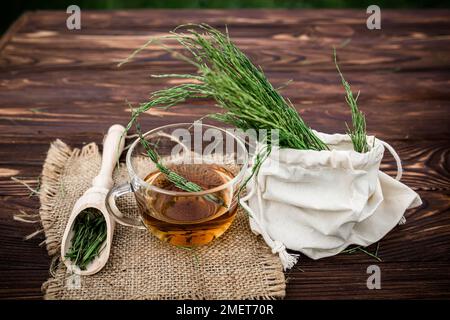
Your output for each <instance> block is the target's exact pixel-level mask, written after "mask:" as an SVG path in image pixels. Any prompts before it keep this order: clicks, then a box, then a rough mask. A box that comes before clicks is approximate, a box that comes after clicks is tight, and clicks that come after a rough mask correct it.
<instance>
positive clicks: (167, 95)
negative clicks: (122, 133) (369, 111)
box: [119, 24, 368, 191]
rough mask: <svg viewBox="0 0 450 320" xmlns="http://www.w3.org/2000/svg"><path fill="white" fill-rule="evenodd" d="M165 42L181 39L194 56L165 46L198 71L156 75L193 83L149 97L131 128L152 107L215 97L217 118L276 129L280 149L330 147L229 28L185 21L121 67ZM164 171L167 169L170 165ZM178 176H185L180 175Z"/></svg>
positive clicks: (353, 132)
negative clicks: (190, 23) (236, 40)
mask: <svg viewBox="0 0 450 320" xmlns="http://www.w3.org/2000/svg"><path fill="white" fill-rule="evenodd" d="M163 40H164V41H167V40H174V41H176V42H178V43H179V44H180V45H181V46H182V47H183V48H184V49H185V50H186V51H187V52H188V53H189V56H186V55H183V54H181V53H180V52H173V51H172V50H171V49H169V48H167V47H164V48H165V49H166V50H168V51H170V52H173V53H174V56H175V57H176V58H178V59H180V60H183V61H185V62H187V63H189V64H191V65H193V66H194V67H195V68H196V71H197V72H196V73H195V74H161V75H152V77H156V78H178V79H183V80H185V81H189V80H190V81H189V82H188V83H183V84H179V85H175V86H173V87H169V88H165V89H162V90H158V91H155V92H153V93H152V94H151V95H150V99H149V101H147V102H145V103H141V104H140V105H139V107H137V108H136V109H135V110H133V113H132V116H131V120H130V122H129V123H128V126H127V130H128V129H130V128H131V127H132V126H133V124H136V122H137V119H138V117H139V116H140V115H141V114H142V113H145V112H146V111H148V110H149V109H151V108H169V107H172V106H175V105H177V104H180V103H183V102H185V101H186V100H188V99H198V98H213V99H214V100H215V101H216V103H217V105H218V106H219V107H220V108H221V109H222V110H223V112H222V113H216V114H211V115H209V117H211V118H212V119H215V120H219V121H221V122H224V123H227V124H230V125H233V126H235V127H236V128H239V129H242V130H244V131H245V130H248V129H255V130H259V129H265V130H273V129H276V130H278V144H279V146H280V147H286V148H293V149H299V150H317V151H320V150H327V149H328V146H327V145H326V144H325V143H324V142H323V141H322V140H321V139H320V138H319V137H318V136H317V135H316V134H315V133H314V131H313V130H312V129H311V128H310V127H309V126H308V125H307V124H306V123H305V121H304V120H303V119H302V117H301V116H300V115H299V114H298V112H297V111H296V109H295V107H294V106H293V105H292V103H291V102H290V100H289V99H285V98H284V97H283V96H282V95H281V94H280V93H279V92H278V90H277V89H275V88H274V87H273V86H272V84H271V83H270V82H269V80H268V79H267V77H266V76H265V74H264V72H263V71H262V69H261V68H260V67H257V66H255V65H254V64H253V63H252V62H251V60H250V59H249V58H248V57H247V56H246V55H245V54H244V53H243V52H242V51H241V50H240V49H239V48H238V47H237V46H236V45H235V44H234V43H233V42H232V41H231V39H230V37H229V34H228V30H226V32H225V34H224V33H221V32H220V31H218V30H217V29H215V28H212V27H211V26H208V25H206V24H199V25H182V26H179V27H177V28H176V29H175V30H173V31H172V32H171V33H170V35H169V36H165V37H159V38H153V39H150V40H149V41H148V42H147V43H146V44H144V46H142V47H141V48H139V49H137V50H135V51H134V52H133V53H132V54H131V55H130V56H129V57H128V58H127V59H125V60H124V61H123V62H121V63H120V64H119V66H120V65H122V64H124V63H127V62H129V61H130V60H131V59H133V58H134V57H135V56H136V55H137V54H138V53H139V52H140V51H142V50H143V49H144V48H146V47H147V46H149V45H151V44H152V43H161V41H163ZM335 63H336V67H337V70H338V72H339V75H340V76H341V80H342V84H343V85H344V89H345V91H346V101H347V103H348V105H349V106H350V109H351V112H352V129H350V128H348V134H349V135H350V137H351V139H352V142H353V146H354V149H355V151H357V152H366V151H368V145H367V141H366V124H365V118H364V115H363V113H362V112H360V111H359V110H358V106H357V103H356V102H357V99H358V96H356V97H354V95H353V93H352V91H351V88H350V85H349V84H348V82H347V81H346V80H345V79H344V77H343V75H342V73H341V71H340V69H339V66H338V64H337V61H336V55H335ZM358 95H359V94H358ZM347 127H348V126H347ZM141 141H142V140H141ZM269 150H270V148H269ZM269 152H270V151H269ZM255 167H257V166H255ZM162 169H163V170H162V171H163V172H164V168H162ZM160 170H161V168H160ZM176 178H177V179H178V180H180V179H179V177H176ZM177 179H174V181H175V180H177ZM181 188H182V189H184V190H187V191H189V189H188V187H187V185H185V186H183V185H182V186H181Z"/></svg>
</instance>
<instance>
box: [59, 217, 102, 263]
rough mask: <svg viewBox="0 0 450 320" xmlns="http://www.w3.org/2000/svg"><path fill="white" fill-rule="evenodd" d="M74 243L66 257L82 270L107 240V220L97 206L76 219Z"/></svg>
mask: <svg viewBox="0 0 450 320" xmlns="http://www.w3.org/2000/svg"><path fill="white" fill-rule="evenodd" d="M73 232H74V235H73V237H72V245H71V246H70V249H69V251H68V252H67V253H66V255H65V257H66V258H68V259H70V260H71V261H72V262H73V263H74V264H75V265H77V266H78V267H79V268H80V269H81V270H86V266H87V265H88V264H89V263H90V262H92V260H94V259H95V258H96V257H97V256H98V255H99V253H100V252H101V250H102V249H103V243H104V242H105V240H106V221H105V218H104V217H103V215H102V214H101V213H100V212H99V211H98V210H97V209H95V208H88V209H85V210H83V211H82V212H81V213H80V214H79V215H78V216H77V217H76V219H75V222H74V225H73Z"/></svg>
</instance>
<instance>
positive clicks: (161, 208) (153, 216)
mask: <svg viewBox="0 0 450 320" xmlns="http://www.w3.org/2000/svg"><path fill="white" fill-rule="evenodd" d="M170 169H172V170H173V171H175V172H177V173H178V174H180V175H181V176H183V177H185V178H186V179H188V180H189V181H192V182H195V183H196V184H198V185H199V186H201V187H202V188H203V190H209V189H212V188H215V187H218V186H221V185H223V184H225V183H227V182H228V181H230V180H232V179H233V178H234V175H233V174H232V173H231V172H230V171H228V170H227V169H225V168H223V167H221V166H218V165H213V164H182V165H174V166H171V167H170ZM144 180H145V181H146V182H147V183H148V184H150V185H154V186H157V187H159V188H161V189H164V190H171V191H182V190H180V189H178V188H177V187H176V186H175V185H174V184H173V183H171V182H170V181H169V180H168V179H167V178H166V177H165V175H164V174H162V173H161V172H159V171H154V172H151V173H150V174H148V175H147V177H146V178H145V179H144ZM233 192H234V190H232V189H231V187H230V188H228V189H223V190H221V191H218V192H215V193H213V194H212V195H214V199H216V200H220V201H212V200H211V198H208V197H205V196H204V195H203V196H173V195H168V194H165V193H159V192H155V191H148V190H147V191H146V193H145V194H144V193H143V192H142V191H141V192H139V191H138V192H136V193H135V196H136V200H137V203H138V206H139V209H140V211H141V216H142V220H143V222H144V224H145V225H146V226H147V228H148V229H149V230H150V231H151V232H152V233H153V234H154V235H156V236H157V237H158V238H159V239H161V240H163V241H167V242H169V243H171V244H174V245H178V246H198V245H203V244H206V243H209V242H211V241H212V240H214V239H215V238H217V237H219V236H220V235H222V234H223V233H224V232H225V231H226V230H227V229H228V227H229V226H230V225H231V223H232V222H233V220H234V217H235V215H236V209H237V205H236V203H235V201H232V200H233Z"/></svg>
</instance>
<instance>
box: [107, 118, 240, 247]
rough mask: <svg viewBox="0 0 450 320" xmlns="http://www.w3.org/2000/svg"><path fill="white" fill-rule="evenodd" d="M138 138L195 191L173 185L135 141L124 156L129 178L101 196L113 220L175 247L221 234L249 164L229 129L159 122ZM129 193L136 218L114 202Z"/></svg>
mask: <svg viewBox="0 0 450 320" xmlns="http://www.w3.org/2000/svg"><path fill="white" fill-rule="evenodd" d="M143 138H144V139H145V141H146V142H147V146H150V147H151V149H152V150H154V151H156V153H157V155H158V156H159V160H158V162H159V163H160V164H162V165H163V166H164V167H165V168H168V169H169V170H171V172H175V173H177V174H178V176H181V177H183V178H186V179H187V180H188V181H190V182H193V183H195V184H196V185H197V186H199V187H200V189H199V191H195V192H192V191H191V192H189V191H186V190H184V189H182V188H179V187H177V186H176V184H174V181H173V180H171V179H170V176H173V174H169V177H168V176H167V174H165V173H162V172H161V171H160V169H158V168H157V166H156V165H155V163H154V162H153V161H152V160H151V159H150V158H149V156H148V150H147V149H146V148H145V147H144V145H143V144H142V141H140V140H139V139H137V140H136V141H134V142H133V144H132V145H131V147H130V148H129V150H128V152H127V156H126V166H127V171H128V176H129V181H130V182H129V183H126V184H123V185H120V186H117V187H114V188H113V189H112V190H111V191H110V192H109V193H108V195H107V198H106V207H107V208H108V210H109V212H110V214H111V215H112V216H113V217H114V219H115V220H116V221H117V222H118V223H120V224H122V225H125V226H131V227H136V228H141V229H143V228H146V229H148V230H149V231H150V232H151V233H152V234H154V235H155V236H156V237H158V238H159V239H161V240H163V241H167V242H169V243H171V244H174V245H178V246H198V245H203V244H207V243H209V242H211V241H212V240H214V239H215V238H217V237H219V236H220V235H222V234H223V233H224V232H225V231H226V230H227V229H228V228H229V226H230V225H231V223H232V222H233V220H234V218H235V215H236V211H237V205H238V203H237V201H238V200H237V192H238V190H239V187H240V184H241V183H242V179H243V177H244V175H245V169H246V168H247V165H248V155H247V150H246V148H245V145H244V142H243V141H242V140H241V139H240V138H238V137H237V136H236V135H235V134H234V133H233V132H232V131H230V130H225V129H222V128H218V127H215V126H211V125H206V124H201V123H193V124H192V123H180V124H171V125H167V126H163V127H160V128H156V129H154V130H151V131H149V132H147V133H145V134H143ZM166 173H167V172H166ZM190 190H191V189H190ZM196 190H197V189H196ZM128 193H133V194H134V197H135V199H136V203H137V205H138V208H139V219H138V218H133V217H130V216H128V217H127V216H124V215H123V214H122V213H121V212H120V211H119V209H118V207H117V205H116V199H117V198H118V197H120V196H123V195H125V194H128Z"/></svg>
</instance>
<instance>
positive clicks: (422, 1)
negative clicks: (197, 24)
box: [0, 0, 450, 32]
mask: <svg viewBox="0 0 450 320" xmlns="http://www.w3.org/2000/svg"><path fill="white" fill-rule="evenodd" d="M449 2H450V1H448V0H447V1H442V0H440V1H439V0H418V1H417V0H416V1H412V0H395V1H393V0H390V1H389V0H381V1H380V0H378V1H377V0H297V1H296V0H147V1H145V0H98V1H95V0H90V1H87V0H82V1H76V0H68V1H66V0H47V1H45V0H41V1H38V0H13V1H2V5H1V6H2V10H1V13H0V17H1V19H0V32H4V31H5V30H6V29H7V28H8V26H9V25H10V24H11V23H12V22H13V21H14V20H15V19H17V17H18V16H19V15H20V14H21V13H22V12H24V11H26V10H39V9H42V10H44V9H45V10H50V9H51V10H65V9H66V8H67V7H68V6H69V5H71V4H76V5H78V6H79V7H80V8H81V9H134V8H200V9H206V8H230V9H231V8H367V7H368V6H369V5H371V4H377V5H379V6H380V7H381V8H411V9H412V8H448V7H450V5H449Z"/></svg>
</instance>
